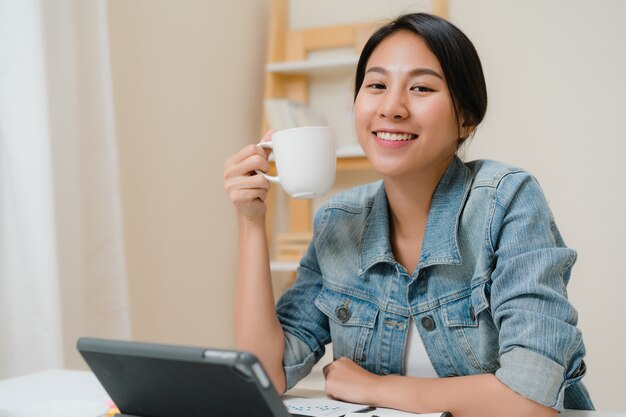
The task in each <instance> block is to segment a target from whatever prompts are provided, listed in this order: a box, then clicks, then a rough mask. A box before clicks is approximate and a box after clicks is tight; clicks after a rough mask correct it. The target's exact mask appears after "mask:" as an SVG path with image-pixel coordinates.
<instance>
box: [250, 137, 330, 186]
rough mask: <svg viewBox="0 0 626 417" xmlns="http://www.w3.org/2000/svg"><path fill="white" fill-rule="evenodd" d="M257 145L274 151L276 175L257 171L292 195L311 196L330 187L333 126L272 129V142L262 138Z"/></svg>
mask: <svg viewBox="0 0 626 417" xmlns="http://www.w3.org/2000/svg"><path fill="white" fill-rule="evenodd" d="M258 146H260V147H261V148H265V149H271V150H272V151H273V152H274V160H275V161H276V170H277V171H278V176H275V177H273V176H270V175H267V174H265V173H263V172H260V171H257V173H259V174H261V175H263V176H264V177H265V178H266V179H267V180H268V181H270V182H273V183H279V184H280V185H281V186H282V187H283V189H284V190H285V191H286V192H287V193H288V194H289V195H291V196H292V197H294V198H313V197H315V196H318V195H321V194H324V193H326V192H328V191H330V189H331V188H332V186H333V183H334V182H335V170H336V164H337V157H336V154H335V131H334V129H333V128H331V127H327V126H307V127H295V128H293V129H285V130H279V131H277V132H274V133H272V140H271V142H261V143H259V144H258Z"/></svg>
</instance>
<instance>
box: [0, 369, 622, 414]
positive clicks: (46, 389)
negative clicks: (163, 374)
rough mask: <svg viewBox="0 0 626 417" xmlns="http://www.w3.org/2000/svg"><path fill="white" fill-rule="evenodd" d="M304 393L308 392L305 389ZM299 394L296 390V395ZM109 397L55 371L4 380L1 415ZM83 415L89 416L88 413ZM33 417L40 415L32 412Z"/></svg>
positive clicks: (86, 376)
mask: <svg viewBox="0 0 626 417" xmlns="http://www.w3.org/2000/svg"><path fill="white" fill-rule="evenodd" d="M300 392H301V393H305V391H304V390H302V391H300ZM297 393H298V392H294V394H297ZM107 400H108V396H107V394H106V392H105V391H104V389H103V388H102V386H101V385H100V383H99V382H98V380H97V379H96V378H95V376H94V375H93V374H92V373H90V372H82V371H65V370H52V371H46V372H41V373H37V374H32V375H27V376H23V377H19V378H13V379H7V380H4V381H0V417H13V416H17V414H11V413H10V412H9V410H10V409H15V408H18V407H23V406H25V405H36V404H42V405H50V406H51V407H52V406H55V405H58V404H69V403H70V402H72V401H75V402H77V403H81V404H82V405H84V406H85V407H87V406H88V405H89V404H92V405H93V404H102V407H103V408H104V409H106V404H107ZM3 410H4V411H3ZM58 415H71V414H58ZM97 415H101V414H97ZM54 416H55V414H54V413H52V412H51V413H46V414H45V415H44V414H41V417H54ZM82 416H83V417H88V416H87V415H86V414H82ZM416 416H417V414H416ZM560 416H562V417H626V413H613V412H599V411H572V410H567V411H565V412H563V413H562V414H560ZM32 417H39V416H36V415H32ZM89 417H91V416H89ZM93 417H95V415H94V416H93Z"/></svg>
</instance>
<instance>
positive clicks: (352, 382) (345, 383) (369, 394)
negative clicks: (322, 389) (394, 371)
mask: <svg viewBox="0 0 626 417" xmlns="http://www.w3.org/2000/svg"><path fill="white" fill-rule="evenodd" d="M324 378H325V379H326V395H328V396H329V397H331V398H334V399H337V400H341V401H347V402H352V403H358V404H368V405H373V395H374V392H375V389H376V386H377V384H378V383H379V380H380V378H382V377H381V376H379V375H376V374H373V373H371V372H369V371H366V370H365V369H363V368H361V367H360V366H359V365H357V364H356V363H354V362H353V361H352V360H350V359H348V358H345V357H344V358H339V359H337V360H336V361H334V362H332V363H330V364H328V365H326V366H325V367H324Z"/></svg>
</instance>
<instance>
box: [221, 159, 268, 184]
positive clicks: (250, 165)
mask: <svg viewBox="0 0 626 417" xmlns="http://www.w3.org/2000/svg"><path fill="white" fill-rule="evenodd" d="M269 169H270V164H269V162H268V161H267V159H266V157H265V156H261V155H259V154H254V155H250V156H248V157H247V158H246V159H244V160H243V161H241V162H239V163H238V164H234V165H231V166H229V167H227V168H226V169H225V170H224V179H228V178H235V177H241V176H250V175H253V174H254V172H255V171H256V170H259V171H261V172H267V171H269Z"/></svg>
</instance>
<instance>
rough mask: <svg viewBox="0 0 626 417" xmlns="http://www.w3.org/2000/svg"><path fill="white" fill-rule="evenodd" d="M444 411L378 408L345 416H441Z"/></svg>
mask: <svg viewBox="0 0 626 417" xmlns="http://www.w3.org/2000/svg"><path fill="white" fill-rule="evenodd" d="M441 414H442V413H429V414H415V413H407V412H404V411H398V410H392V409H390V408H377V409H376V410H373V411H368V412H367V413H348V414H346V416H345V417H364V416H385V417H411V416H412V417H441Z"/></svg>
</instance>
